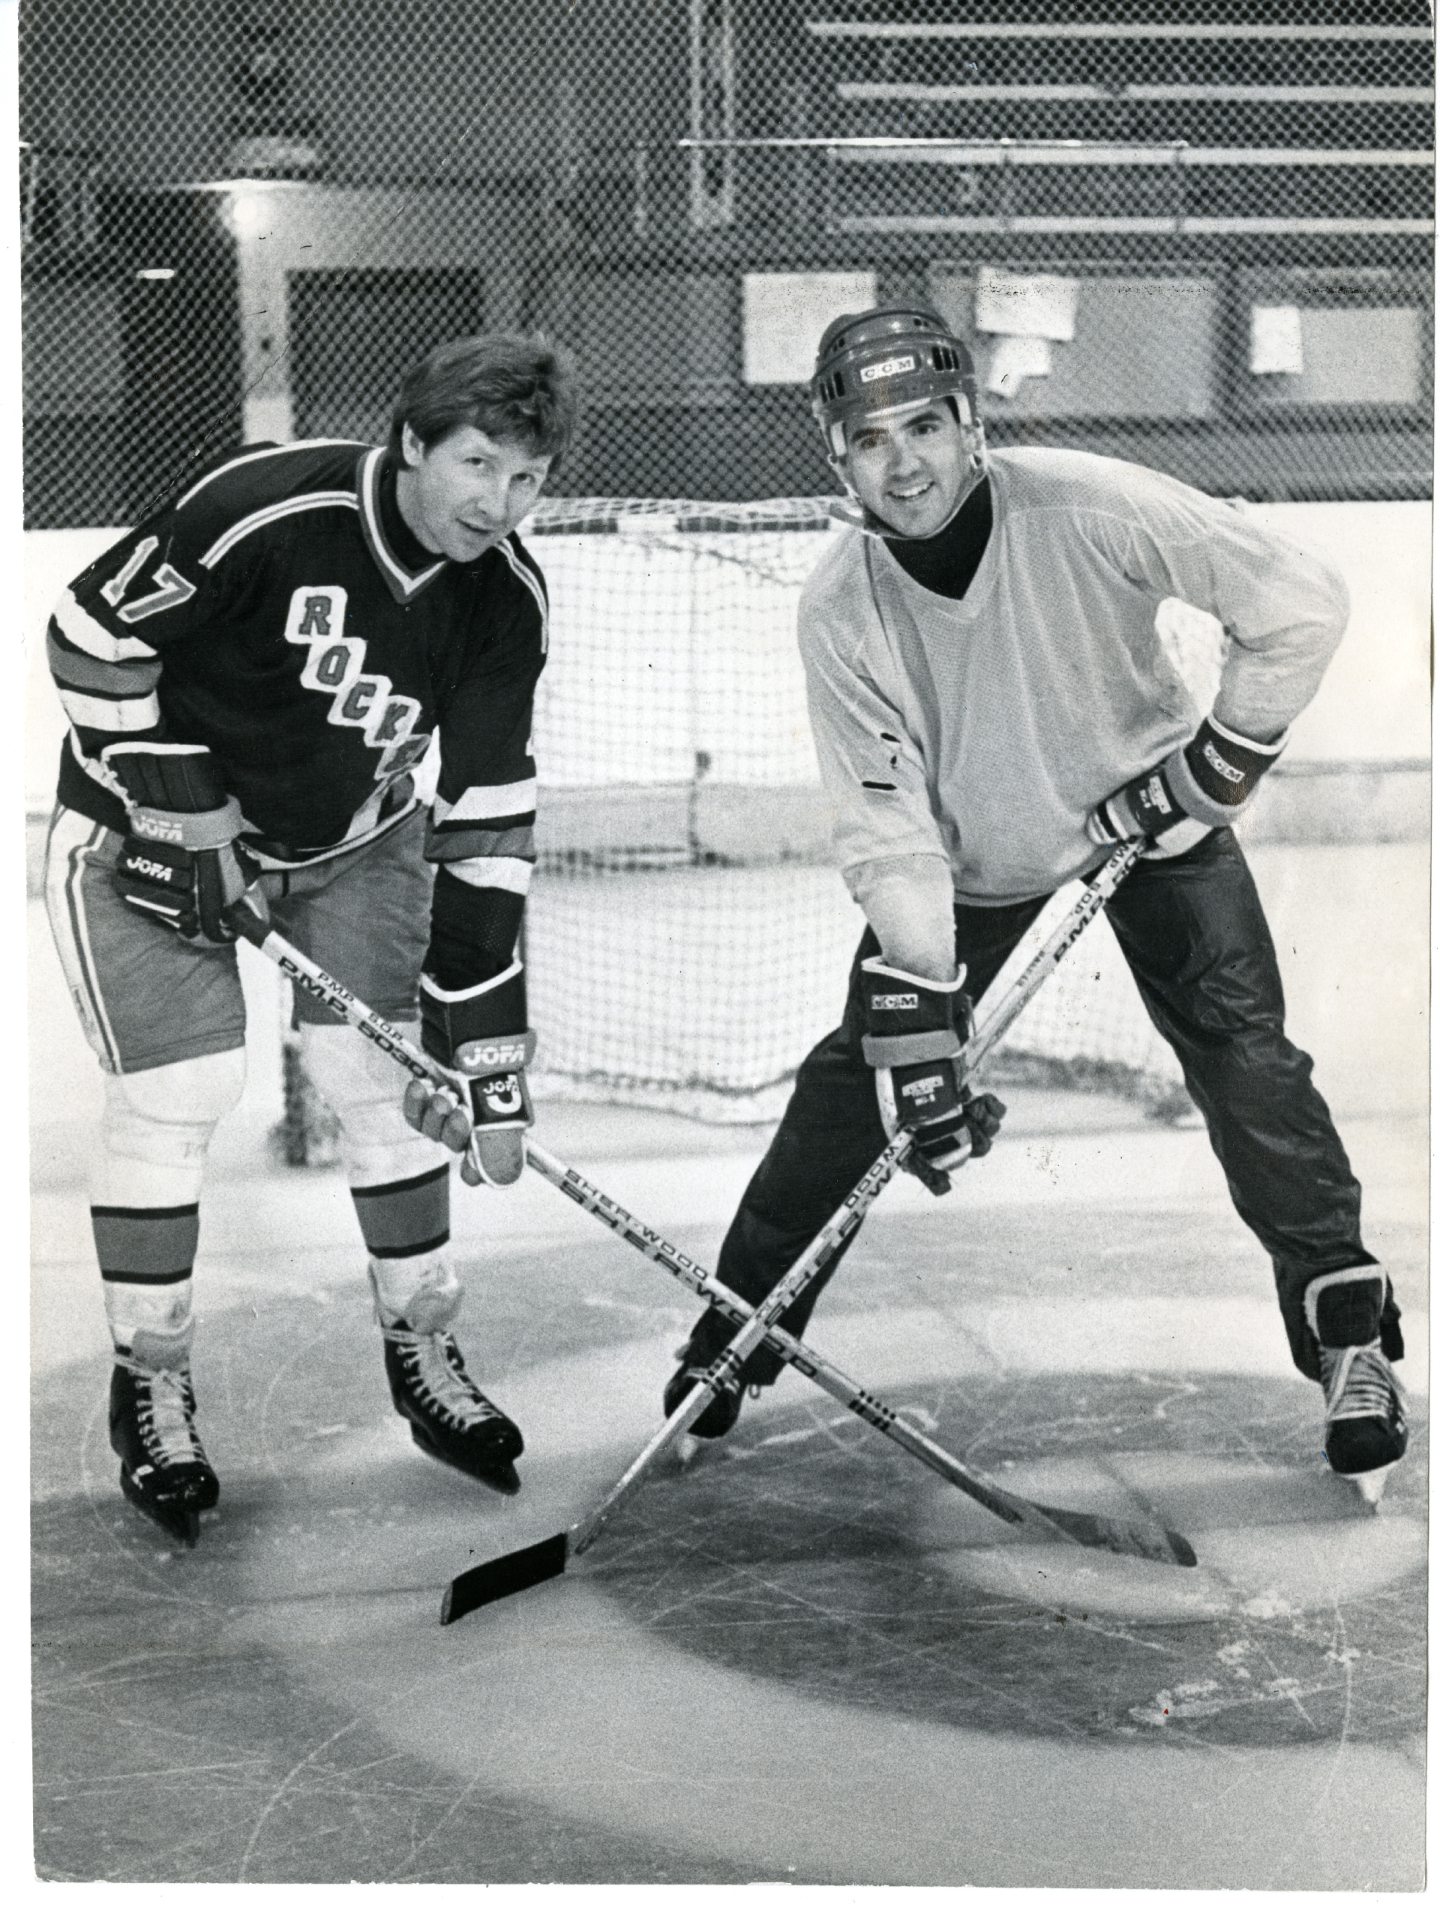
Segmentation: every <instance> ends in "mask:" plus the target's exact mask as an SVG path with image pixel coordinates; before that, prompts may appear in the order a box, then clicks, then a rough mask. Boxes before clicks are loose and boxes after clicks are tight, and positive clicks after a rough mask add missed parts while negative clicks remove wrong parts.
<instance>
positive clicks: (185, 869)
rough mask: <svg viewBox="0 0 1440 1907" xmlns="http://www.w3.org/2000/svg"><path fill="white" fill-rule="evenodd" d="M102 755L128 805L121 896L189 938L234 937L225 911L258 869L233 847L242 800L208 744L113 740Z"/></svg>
mask: <svg viewBox="0 0 1440 1907" xmlns="http://www.w3.org/2000/svg"><path fill="white" fill-rule="evenodd" d="M103 760H104V762H105V764H106V766H107V767H108V768H109V769H110V770H111V771H112V772H113V774H114V776H115V778H116V780H117V781H118V782H119V783H120V786H121V787H122V788H123V789H124V790H125V803H126V807H127V808H128V809H129V822H130V831H129V833H128V834H127V835H126V836H125V839H124V842H123V843H122V844H121V848H120V858H119V860H118V861H117V862H116V865H115V875H114V879H115V885H116V887H117V888H118V889H119V891H120V897H121V899H122V900H124V901H126V902H128V903H129V905H130V906H131V907H135V908H138V909H139V910H140V912H141V913H145V914H149V915H151V916H152V918H154V919H156V920H160V921H163V922H164V923H165V925H166V926H167V927H173V928H174V930H175V932H176V933H178V934H181V935H183V936H184V938H185V939H186V940H202V941H208V942H211V943H213V944H220V945H223V944H225V943H227V942H229V941H232V940H234V939H235V937H236V936H235V930H234V928H233V927H232V926H230V924H229V922H228V921H227V919H226V914H227V912H228V910H229V909H230V908H231V907H233V906H234V904H235V902H236V901H238V900H239V899H240V897H241V895H242V894H243V893H244V892H245V890H246V888H247V887H248V886H249V885H250V883H251V882H252V881H253V880H254V879H255V874H256V870H255V868H254V866H253V864H252V863H251V862H249V860H248V859H247V858H246V857H245V855H244V854H243V851H242V850H240V849H238V848H237V847H236V845H235V837H236V836H237V835H238V834H239V832H240V805H239V803H238V802H237V801H236V800H235V799H234V797H233V796H230V795H227V794H226V793H225V788H224V784H223V783H222V782H221V780H220V770H219V768H218V767H217V766H216V764H215V758H214V756H213V755H212V754H211V753H210V750H209V749H208V748H200V747H194V746H192V745H190V744H189V743H184V742H112V743H111V744H110V746H109V747H108V748H107V749H106V750H105V751H104V755H103Z"/></svg>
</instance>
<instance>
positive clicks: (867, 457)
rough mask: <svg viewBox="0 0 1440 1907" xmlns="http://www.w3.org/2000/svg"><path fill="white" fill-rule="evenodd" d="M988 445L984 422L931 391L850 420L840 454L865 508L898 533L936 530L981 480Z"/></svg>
mask: <svg viewBox="0 0 1440 1907" xmlns="http://www.w3.org/2000/svg"><path fill="white" fill-rule="evenodd" d="M983 445H984V438H983V435H982V434H981V432H980V431H979V430H978V429H977V428H976V427H974V426H966V425H962V424H961V423H960V421H959V419H958V418H957V417H956V415H955V412H954V410H953V409H952V408H951V406H950V405H949V404H948V403H947V402H946V401H945V400H944V399H943V398H930V399H926V400H923V401H922V402H920V403H916V404H907V405H905V406H904V407H903V408H902V409H900V410H894V411H884V412H880V413H878V414H876V415H873V416H867V417H862V418H860V419H859V420H858V421H857V422H856V423H853V424H850V425H848V426H847V427H846V432H845V455H844V456H843V457H842V458H838V459H837V460H836V461H837V467H838V469H839V470H840V473H841V475H842V476H843V477H844V478H845V481H846V482H847V483H848V484H849V485H850V487H851V488H852V489H853V490H854V492H855V494H856V496H857V497H858V498H859V499H860V501H861V502H862V503H863V504H864V505H865V508H866V509H867V510H869V511H870V513H871V514H872V516H877V517H879V519H880V521H881V522H882V523H884V524H887V525H888V526H889V527H890V528H891V529H893V530H894V532H895V533H896V535H897V536H907V537H921V536H933V535H934V534H935V532H936V531H937V530H939V529H942V528H943V527H944V526H945V524H946V523H948V522H949V521H950V518H951V517H952V516H953V515H954V514H955V511H956V509H957V508H958V507H959V504H960V502H961V499H962V498H963V497H964V496H965V493H966V492H967V491H968V490H970V489H972V488H973V487H974V485H975V483H976V481H977V480H978V477H979V474H980V469H981V467H982V465H981V463H979V462H977V459H983V454H984V451H983Z"/></svg>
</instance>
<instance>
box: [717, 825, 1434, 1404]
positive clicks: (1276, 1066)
mask: <svg viewBox="0 0 1440 1907" xmlns="http://www.w3.org/2000/svg"><path fill="white" fill-rule="evenodd" d="M1043 905H1044V902H1043V901H1026V902H1022V903H1020V904H1019V905H1016V906H1005V907H957V908H956V909H955V939H956V948H957V950H958V954H959V958H960V959H961V960H963V961H964V962H965V964H966V966H967V968H968V970H969V972H968V978H967V981H966V990H967V992H969V993H970V996H971V998H972V999H976V1000H978V999H979V998H980V996H981V995H982V994H983V993H984V991H985V989H986V987H987V986H988V985H989V984H990V982H991V980H992V979H993V978H994V977H995V975H996V973H998V972H999V970H1000V968H1001V967H1002V966H1003V964H1004V962H1005V960H1006V958H1007V956H1008V955H1009V953H1010V951H1011V949H1012V948H1013V947H1014V946H1015V944H1016V942H1017V941H1018V940H1019V939H1020V937H1021V935H1022V934H1023V933H1024V932H1025V929H1026V928H1027V927H1028V926H1029V925H1030V923H1031V922H1032V921H1033V920H1034V918H1035V916H1036V915H1037V914H1038V913H1039V912H1040V910H1041V908H1042V907H1043ZM1108 913H1109V917H1110V924H1111V926H1112V927H1113V928H1114V930H1115V935H1116V938H1117V939H1118V941H1119V943H1120V946H1121V949H1122V951H1123V952H1124V955H1125V958H1126V960H1127V962H1128V963H1129V966H1130V971H1131V973H1132V974H1133V975H1134V977H1135V982H1136V985H1137V986H1138V987H1139V989H1140V995H1141V998H1142V999H1143V1000H1144V1002H1145V1006H1146V1009H1147V1011H1148V1012H1149V1015H1150V1018H1151V1019H1152V1020H1153V1021H1154V1023H1155V1025H1156V1027H1157V1028H1158V1029H1159V1031H1160V1033H1161V1034H1162V1035H1163V1036H1164V1038H1165V1039H1166V1040H1167V1041H1168V1042H1169V1044H1170V1045H1171V1046H1172V1047H1173V1048H1174V1050H1175V1053H1176V1055H1177V1057H1178V1059H1179V1061H1180V1064H1181V1067H1182V1068H1183V1070H1184V1075H1185V1083H1186V1086H1187V1087H1188V1088H1189V1091H1190V1096H1191V1097H1192V1099H1193V1100H1194V1101H1195V1104H1196V1105H1197V1106H1198V1107H1199V1109H1200V1112H1201V1113H1202V1114H1203V1116H1204V1119H1205V1124H1206V1127H1207V1128H1208V1130H1209V1134H1210V1143H1211V1145H1212V1147H1213V1148H1214V1151H1215V1155H1216V1157H1217V1158H1218V1159H1219V1161H1220V1164H1221V1166H1222V1168H1223V1169H1224V1172H1225V1177H1226V1181H1227V1183H1228V1185H1229V1188H1230V1196H1231V1198H1232V1199H1233V1200H1234V1202H1235V1209H1236V1211H1237V1212H1238V1213H1239V1214H1240V1217H1241V1218H1242V1219H1243V1220H1244V1221H1245V1223H1246V1224H1247V1225H1248V1226H1249V1227H1250V1229H1251V1231H1252V1232H1254V1234H1255V1236H1256V1237H1257V1238H1258V1239H1259V1241H1260V1243H1261V1244H1262V1245H1263V1246H1264V1248H1265V1250H1266V1251H1267V1252H1268V1253H1269V1255H1270V1259H1271V1262H1272V1264H1273V1265H1274V1269H1275V1283H1276V1288H1277V1292H1278V1295H1279V1299H1280V1313H1281V1316H1282V1318H1283V1319H1284V1322H1285V1329H1286V1331H1287V1333H1288V1335H1289V1340H1290V1351H1291V1355H1292V1357H1293V1358H1294V1360H1295V1363H1296V1364H1297V1365H1298V1367H1299V1368H1300V1370H1301V1371H1303V1372H1304V1374H1305V1375H1306V1376H1307V1377H1311V1378H1317V1379H1318V1377H1319V1364H1318V1359H1317V1357H1316V1350H1315V1345H1314V1342H1313V1340H1312V1338H1311V1336H1310V1333H1309V1331H1308V1329H1307V1327H1306V1325H1305V1320H1304V1292H1305V1287H1306V1285H1307V1284H1308V1283H1309V1281H1310V1279H1311V1278H1313V1277H1316V1276H1318V1275H1319V1274H1320V1273H1321V1272H1326V1271H1340V1270H1343V1269H1345V1268H1347V1267H1349V1266H1352V1265H1368V1264H1374V1263H1375V1260H1374V1259H1373V1258H1372V1257H1371V1255H1370V1254H1369V1253H1368V1252H1367V1251H1366V1250H1365V1248H1364V1246H1363V1244H1362V1243H1361V1239H1360V1186H1359V1184H1358V1183H1357V1181H1356V1179H1355V1176H1354V1174H1353V1173H1352V1172H1351V1170H1350V1162H1349V1160H1348V1159H1347V1158H1346V1156H1345V1150H1344V1147H1343V1146H1342V1145H1341V1143H1340V1139H1339V1136H1338V1134H1337V1133H1336V1131H1335V1127H1334V1125H1333V1123H1332V1121H1331V1118H1330V1113H1329V1109H1328V1108H1327V1107H1326V1104H1325V1102H1324V1100H1323V1099H1322V1098H1321V1097H1320V1095H1319V1093H1318V1092H1317V1091H1316V1090H1315V1087H1314V1086H1313V1085H1312V1084H1311V1079H1310V1072H1311V1062H1310V1059H1309V1057H1308V1056H1307V1055H1306V1054H1304V1053H1302V1052H1301V1051H1300V1050H1299V1049H1298V1047H1295V1046H1293V1045H1292V1044H1291V1043H1290V1041H1289V1040H1287V1039H1286V1037H1285V1027H1284V1018H1285V1002H1284V995H1283V993H1282V990H1281V984H1280V973H1279V968H1278V966H1277V964H1276V960H1275V948H1274V943H1273V942H1272V940H1271V937H1270V929H1269V927H1268V926H1267V924H1266V921H1265V915H1264V912H1263V910H1262V908H1261V905H1260V897H1259V895H1258V894H1257V893H1256V891H1255V884H1254V881H1253V880H1252V878H1251V874H1250V869H1249V867H1248V866H1247V864H1246V861H1245V857H1244V855H1243V853H1242V852H1241V850H1240V846H1239V844H1238V842H1237V841H1236V840H1235V837H1234V835H1233V834H1232V833H1231V832H1230V831H1229V830H1228V829H1225V830H1223V831H1221V832H1220V833H1217V834H1213V835H1210V836H1207V838H1206V839H1205V840H1204V841H1202V842H1201V843H1200V845H1199V846H1198V847H1196V848H1193V849H1191V850H1190V852H1189V853H1187V854H1184V855H1177V856H1175V857H1173V858H1171V859H1168V860H1149V861H1141V862H1139V863H1138V865H1137V866H1136V867H1135V869H1134V870H1133V872H1132V873H1131V874H1130V876H1129V878H1128V879H1127V880H1126V882H1125V884H1124V886H1123V887H1121V889H1120V890H1119V892H1118V893H1117V894H1116V895H1115V897H1114V899H1113V900H1112V901H1111V902H1110V905H1109V908H1108ZM877 951H878V943H877V942H876V939H875V936H874V935H873V933H871V932H870V931H869V930H868V929H867V931H866V933H865V937H864V939H863V940H862V941H861V943H860V947H859V949H858V951H857V953H856V956H855V965H854V967H852V969H851V973H850V990H849V995H848V997H847V999H846V1003H845V1016H844V1019H843V1020H842V1021H841V1023H840V1025H839V1026H838V1027H837V1028H836V1029H835V1031H834V1032H833V1033H829V1034H827V1035H826V1037H825V1038H824V1039H823V1040H821V1041H820V1043H819V1045H818V1046H816V1047H815V1049H814V1051H813V1052H811V1053H810V1054H809V1056H808V1057H807V1058H806V1059H805V1061H804V1063H803V1064H802V1065H801V1067H800V1070H799V1073H798V1074H797V1076H796V1080H795V1091H794V1094H793V1095H792V1097H791V1100H790V1103H789V1105H788V1106H787V1108H786V1110H785V1116H784V1118H783V1119H782V1121H781V1123H780V1127H779V1129H778V1131H777V1132H776V1134H775V1137H774V1138H773V1139H772V1141H771V1142H770V1147H769V1150H768V1151H767V1152H766V1154H765V1157H764V1158H763V1159H762V1160H761V1161H760V1164H759V1166H758V1167H757V1168H756V1170H755V1175H754V1177H753V1178H752V1179H751V1181H750V1184H749V1185H748V1187H747V1188H746V1191H745V1194H744V1197H743V1198H742V1199H741V1201H740V1206H739V1209H738V1211H737V1212H736V1214H735V1217H734V1219H733V1220H732V1222H731V1225H730V1230H729V1232H728V1233H727V1235H726V1238H725V1243H724V1245H723V1246H722V1247H721V1252H720V1262H719V1266H718V1269H717V1275H718V1277H719V1278H720V1280H721V1281H722V1283H724V1284H727V1285H728V1286H729V1287H730V1289H731V1290H732V1291H735V1292H737V1293H739V1295H740V1296H741V1297H743V1298H745V1299H747V1300H748V1301H749V1302H750V1303H751V1304H758V1303H759V1302H760V1300H761V1299H762V1298H763V1297H765V1296H766V1294H767V1293H769V1292H770V1291H772V1290H773V1289H774V1288H775V1286H776V1285H777V1284H778V1283H779V1281H780V1279H781V1278H782V1277H783V1276H784V1275H785V1272H786V1271H787V1270H788V1269H789V1267H790V1266H791V1265H792V1264H793V1263H794V1261H795V1260H796V1258H798V1257H799V1255H800V1253H801V1252H802V1251H803V1250H804V1248H805V1246H806V1245H808V1244H809V1242H810V1240H811V1239H812V1238H813V1237H814V1235H815V1233H816V1232H818V1231H819V1229H820V1227H821V1226H822V1225H823V1224H824V1222H825V1220H826V1219H827V1218H829V1216H830V1215H831V1213H832V1212H833V1211H835V1209H836V1208H837V1206H839V1205H840V1204H841V1202H842V1201H843V1200H844V1198H845V1197H846V1195H847V1194H848V1193H849V1192H850V1191H852V1190H853V1188H854V1186H855V1184H856V1182H857V1181H858V1180H859V1179H860V1178H861V1176H862V1175H863V1174H864V1173H865V1171H866V1170H867V1169H868V1167H869V1166H870V1165H872V1164H873V1163H874V1160H875V1158H876V1155H877V1154H878V1153H879V1152H880V1151H881V1149H882V1147H883V1146H884V1144H885V1130H884V1127H883V1125H882V1123H881V1119H880V1111H879V1107H878V1104H877V1102H876V1096H875V1075H874V1073H873V1072H872V1070H871V1069H870V1067H869V1066H867V1065H866V1063H865V1059H864V1057H863V1055H862V1053H861V1050H860V1038H861V1033H862V1030H863V1028H862V1017H861V1010H860V993H859V964H860V961H861V960H862V959H864V958H865V957H866V956H867V955H869V954H873V953H875V952H877ZM1071 957H1072V958H1077V957H1078V958H1082V959H1083V957H1084V956H1083V954H1076V955H1072V956H1071ZM999 1143H1000V1144H1002V1145H1003V1144H1004V1135H1003V1134H1002V1135H1001V1139H1000V1141H999ZM980 1169H981V1170H983V1169H984V1168H983V1166H982V1167H981V1168H980ZM851 1242H852V1243H853V1238H852V1240H851ZM843 1256H844V1253H843V1252H842V1253H840V1254H839V1255H838V1256H837V1258H836V1259H835V1260H833V1261H832V1263H831V1264H830V1266H829V1267H827V1269H826V1271H825V1272H824V1273H823V1274H822V1275H821V1276H820V1277H819V1278H818V1279H817V1280H816V1281H815V1283H814V1284H812V1285H811V1286H810V1287H809V1289H808V1290H807V1291H806V1292H804V1293H803V1294H802V1296H801V1297H800V1298H799V1299H798V1301H797V1302H796V1303H795V1304H794V1305H792V1306H791V1307H790V1309H789V1311H788V1312H787V1313H786V1314H785V1317H784V1319H783V1320H782V1322H783V1323H784V1325H785V1327H786V1328H787V1329H788V1330H790V1331H792V1332H797V1333H798V1332H799V1331H801V1330H803V1328H804V1325H805V1322H806V1320H807V1319H808V1318H809V1316H810V1313H811V1311H812V1310H813V1308H814V1305H815V1300H816V1299H817V1298H818V1297H819V1295H820V1291H821V1288H822V1287H823V1286H824V1285H825V1283H826V1282H827V1280H828V1279H829V1278H830V1277H831V1276H833V1274H834V1272H835V1270H836V1268H837V1267H838V1265H839V1262H840V1258H842V1257H843ZM1399 1319H1400V1314H1399V1310H1398V1308H1397V1307H1396V1305H1395V1301H1394V1296H1393V1294H1392V1293H1391V1292H1390V1289H1389V1285H1388V1283H1387V1285H1386V1302H1385V1308H1384V1315H1383V1319H1380V1320H1377V1323H1379V1324H1380V1328H1381V1336H1382V1342H1383V1344H1384V1348H1385V1350H1386V1353H1387V1355H1388V1356H1390V1357H1391V1358H1397V1357H1399V1356H1400V1355H1401V1353H1402V1351H1403V1345H1402V1343H1401V1337H1400V1323H1399ZM734 1330H735V1327H734V1326H733V1325H731V1324H729V1323H727V1322H726V1320H725V1319H724V1318H722V1317H721V1316H720V1314H719V1313H718V1312H716V1311H714V1310H709V1311H707V1312H706V1313H705V1315H704V1317H703V1318H702V1319H701V1320H700V1322H699V1324H698V1325H697V1326H696V1328H695V1330H694V1332H693V1333H692V1335H691V1339H690V1351H691V1353H692V1354H693V1355H694V1357H695V1358H696V1359H697V1360H698V1361H700V1362H702V1363H706V1364H708V1363H710V1362H712V1361H713V1359H714V1358H715V1357H716V1356H718V1355H719V1353H720V1351H721V1350H723V1348H724V1347H725V1345H726V1344H727V1343H728V1342H729V1340H730V1338H731V1337H732V1336H733V1335H734ZM782 1369H783V1366H782V1364H781V1363H780V1361H779V1359H778V1358H776V1357H775V1355H774V1354H773V1352H770V1351H768V1350H764V1349H762V1350H760V1351H759V1352H757V1353H755V1355H754V1356H753V1357H752V1358H751V1359H750V1360H748V1362H747V1364H746V1367H745V1373H744V1375H745V1381H746V1382H747V1383H752V1384H773V1383H774V1381H775V1379H776V1377H777V1376H778V1375H779V1373H780V1371H781V1370H782Z"/></svg>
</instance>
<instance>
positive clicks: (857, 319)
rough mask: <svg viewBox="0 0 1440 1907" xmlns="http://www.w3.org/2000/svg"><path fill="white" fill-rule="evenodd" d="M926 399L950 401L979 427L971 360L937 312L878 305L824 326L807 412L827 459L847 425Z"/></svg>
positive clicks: (840, 445)
mask: <svg viewBox="0 0 1440 1907" xmlns="http://www.w3.org/2000/svg"><path fill="white" fill-rule="evenodd" d="M928 397H953V398H955V399H956V400H957V408H958V409H959V413H960V421H961V423H962V424H978V423H979V422H980V404H979V391H978V386H977V384H976V380H975V364H974V360H973V359H972V358H971V356H970V352H969V350H968V349H967V348H966V346H965V345H964V344H962V343H961V341H960V339H959V338H957V337H956V336H955V334H954V332H953V331H951V329H950V327H949V325H947V324H946V322H945V320H944V319H943V318H942V317H940V315H939V314H938V312H934V311H930V310H928V309H927V308H926V307H925V306H924V305H882V306H879V307H878V308H877V309H876V310H874V311H860V312H850V313H847V314H846V316H845V317H843V318H836V319H835V321H834V322H833V323H832V324H830V325H827V326H826V329H825V335H824V337H823V338H821V340H820V349H819V351H818V353H817V354H816V358H815V375H814V377H812V378H811V380H810V408H811V409H812V410H813V411H814V413H815V418H816V421H817V423H818V424H819V426H820V428H821V430H822V431H823V432H824V435H825V443H826V446H827V447H828V449H829V450H830V452H831V455H832V456H836V457H843V456H844V454H845V427H846V425H847V424H851V423H853V422H855V421H856V420H857V419H859V418H860V417H862V416H864V415H866V414H867V413H868V414H870V415H872V416H873V415H874V414H875V413H876V412H877V411H893V410H899V409H900V408H901V407H902V406H903V405H906V404H916V403H919V402H921V401H922V400H923V399H925V398H928Z"/></svg>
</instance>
